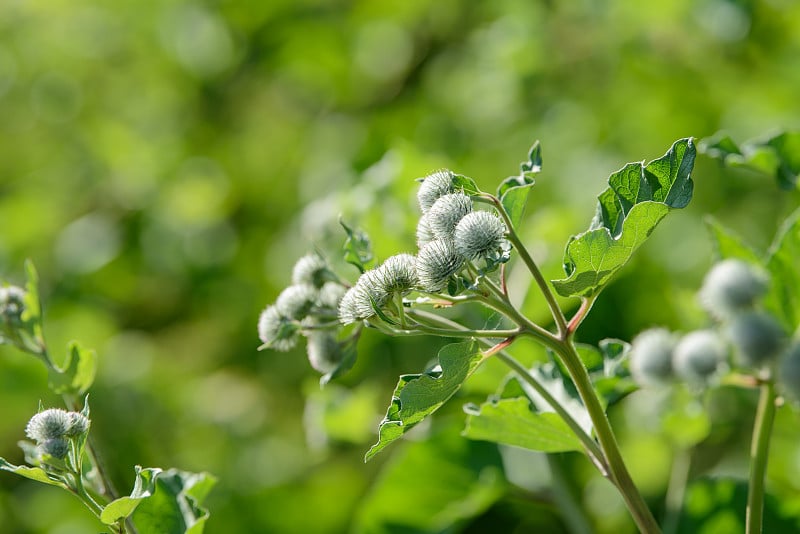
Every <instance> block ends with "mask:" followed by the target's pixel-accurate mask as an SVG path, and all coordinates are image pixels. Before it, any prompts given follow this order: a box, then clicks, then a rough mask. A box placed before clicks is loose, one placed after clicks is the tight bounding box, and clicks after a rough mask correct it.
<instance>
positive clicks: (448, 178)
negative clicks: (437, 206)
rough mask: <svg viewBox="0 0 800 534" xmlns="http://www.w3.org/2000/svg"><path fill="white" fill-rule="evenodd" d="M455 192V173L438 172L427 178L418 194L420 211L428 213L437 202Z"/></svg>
mask: <svg viewBox="0 0 800 534" xmlns="http://www.w3.org/2000/svg"><path fill="white" fill-rule="evenodd" d="M452 192H453V173H452V172H450V171H448V170H446V169H445V170H441V171H437V172H435V173H433V174H430V175H428V176H426V177H425V179H424V180H423V181H422V184H420V186H419V191H418V192H417V200H418V201H419V209H421V210H422V213H427V212H428V210H429V209H431V206H433V203H434V202H436V200H437V199H438V198H439V197H441V196H443V195H446V194H447V193H452Z"/></svg>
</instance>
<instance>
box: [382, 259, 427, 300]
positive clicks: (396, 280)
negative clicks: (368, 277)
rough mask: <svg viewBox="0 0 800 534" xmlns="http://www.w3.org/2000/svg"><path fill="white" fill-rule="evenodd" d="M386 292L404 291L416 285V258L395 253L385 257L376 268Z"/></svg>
mask: <svg viewBox="0 0 800 534" xmlns="http://www.w3.org/2000/svg"><path fill="white" fill-rule="evenodd" d="M377 271H378V275H379V276H380V279H381V281H382V283H383V291H385V292H386V293H392V294H394V293H401V294H402V293H405V292H407V291H409V290H411V289H412V288H414V287H415V286H417V285H418V283H419V282H418V278H417V258H415V257H414V256H412V255H411V254H397V255H395V256H391V257H389V258H387V259H386V261H384V262H383V264H381V266H380V267H378V269H377Z"/></svg>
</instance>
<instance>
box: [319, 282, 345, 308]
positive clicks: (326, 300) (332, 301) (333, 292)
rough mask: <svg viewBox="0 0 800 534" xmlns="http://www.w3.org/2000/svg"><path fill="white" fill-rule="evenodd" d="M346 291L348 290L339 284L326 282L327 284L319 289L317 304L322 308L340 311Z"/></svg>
mask: <svg viewBox="0 0 800 534" xmlns="http://www.w3.org/2000/svg"><path fill="white" fill-rule="evenodd" d="M346 291H347V288H345V287H344V286H343V285H342V284H340V283H339V282H325V284H324V285H323V286H322V287H321V288H320V289H319V294H318V295H317V304H318V305H319V306H320V307H321V308H328V309H333V310H335V309H338V308H339V302H341V300H342V297H343V296H344V294H345V292H346Z"/></svg>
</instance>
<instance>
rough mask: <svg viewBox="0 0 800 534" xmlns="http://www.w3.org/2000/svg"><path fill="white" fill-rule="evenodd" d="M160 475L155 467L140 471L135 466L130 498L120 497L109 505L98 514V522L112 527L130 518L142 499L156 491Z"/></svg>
mask: <svg viewBox="0 0 800 534" xmlns="http://www.w3.org/2000/svg"><path fill="white" fill-rule="evenodd" d="M159 473H161V469H159V468H157V467H148V468H147V469H142V467H141V466H138V465H137V466H136V480H135V481H134V483H133V491H131V494H130V496H127V497H120V498H119V499H116V500H114V501H112V502H110V503H108V505H107V506H106V507H105V508H104V509H103V512H102V513H101V514H100V521H102V522H103V523H105V524H106V525H113V524H114V523H117V522H118V521H120V520H121V519H125V518H127V517H128V516H130V515H131V514H132V513H133V511H134V510H136V507H137V506H139V504H140V503H141V502H142V500H143V499H146V498H148V497H150V496H151V495H152V494H153V493H154V492H155V490H156V477H157V476H158V474H159Z"/></svg>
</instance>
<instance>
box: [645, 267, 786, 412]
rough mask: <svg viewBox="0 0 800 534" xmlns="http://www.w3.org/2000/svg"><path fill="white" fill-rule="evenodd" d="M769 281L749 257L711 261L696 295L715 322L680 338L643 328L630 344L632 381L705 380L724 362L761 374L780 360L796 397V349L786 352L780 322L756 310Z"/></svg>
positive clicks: (781, 374) (782, 372) (780, 375)
mask: <svg viewBox="0 0 800 534" xmlns="http://www.w3.org/2000/svg"><path fill="white" fill-rule="evenodd" d="M768 285H769V278H768V276H767V275H766V274H764V273H763V272H761V271H760V270H759V269H758V268H756V267H755V266H753V265H750V264H749V263H747V262H744V261H741V260H734V259H730V260H724V261H722V262H719V263H717V264H716V265H714V266H713V267H712V268H711V270H710V271H709V272H708V274H707V275H706V277H705V279H704V281H703V286H702V288H701V289H700V291H699V293H698V297H699V300H700V302H701V304H702V305H703V306H704V307H705V309H706V310H707V311H708V313H709V315H710V316H711V317H712V318H714V319H715V321H716V324H715V327H714V328H709V329H705V330H698V331H694V332H690V333H689V334H686V335H685V336H683V337H682V338H680V339H677V338H676V337H675V336H674V335H673V334H671V333H670V332H668V331H667V330H665V329H663V328H657V329H651V330H647V331H645V332H642V333H641V334H639V335H638V336H637V337H636V338H634V340H633V342H632V347H631V360H630V369H631V374H632V376H633V378H634V380H636V381H637V382H638V383H639V384H641V385H653V384H655V383H664V382H669V381H670V380H672V379H673V378H674V377H678V378H680V379H683V380H685V381H687V382H690V383H694V384H705V383H707V382H708V381H709V380H710V379H711V378H712V377H714V376H715V375H717V374H719V372H720V371H721V370H723V369H725V368H726V367H728V366H731V367H734V368H738V369H741V370H744V371H745V372H755V373H760V372H762V371H764V370H774V368H775V367H776V362H778V361H779V360H780V362H781V363H780V365H779V366H778V371H779V373H778V375H777V378H778V379H779V380H781V381H783V382H784V383H785V384H787V389H790V390H791V389H795V390H796V391H797V393H798V397H800V348H790V349H789V350H788V351H787V350H786V347H787V335H786V332H785V331H784V329H783V327H782V326H781V325H780V323H778V321H777V320H776V319H775V318H774V317H773V316H772V315H771V314H769V313H767V312H766V311H764V310H762V309H760V303H761V299H762V298H763V297H764V295H765V294H766V292H767V289H768ZM796 346H797V343H796V344H795V347H796ZM795 353H796V354H797V355H796V356H793V354H795ZM729 355H732V358H729ZM792 381H794V382H793V383H794V385H789V384H791V383H792Z"/></svg>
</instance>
